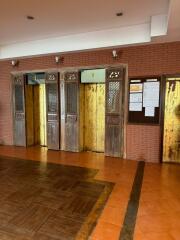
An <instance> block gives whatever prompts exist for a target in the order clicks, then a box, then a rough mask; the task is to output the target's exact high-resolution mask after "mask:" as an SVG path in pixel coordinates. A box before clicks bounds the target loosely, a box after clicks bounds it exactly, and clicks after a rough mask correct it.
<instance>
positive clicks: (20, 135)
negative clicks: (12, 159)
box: [12, 74, 26, 146]
mask: <svg viewBox="0 0 180 240" xmlns="http://www.w3.org/2000/svg"><path fill="white" fill-rule="evenodd" d="M12 94H13V118H14V121H13V122H14V145H15V146H26V123H25V119H26V117H25V96H24V76H23V75H22V74H18V75H13V86H12Z"/></svg>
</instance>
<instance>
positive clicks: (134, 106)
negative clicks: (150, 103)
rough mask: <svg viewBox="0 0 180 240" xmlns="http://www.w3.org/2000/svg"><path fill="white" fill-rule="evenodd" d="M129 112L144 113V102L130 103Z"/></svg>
mask: <svg viewBox="0 0 180 240" xmlns="http://www.w3.org/2000/svg"><path fill="white" fill-rule="evenodd" d="M129 111H133V112H141V111H142V102H141V103H132V102H130V103H129Z"/></svg>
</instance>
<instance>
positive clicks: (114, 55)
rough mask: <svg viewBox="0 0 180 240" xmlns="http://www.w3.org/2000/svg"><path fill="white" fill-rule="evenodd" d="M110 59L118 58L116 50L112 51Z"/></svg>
mask: <svg viewBox="0 0 180 240" xmlns="http://www.w3.org/2000/svg"><path fill="white" fill-rule="evenodd" d="M112 57H113V58H114V59H116V58H117V57H118V53H117V51H116V50H112Z"/></svg>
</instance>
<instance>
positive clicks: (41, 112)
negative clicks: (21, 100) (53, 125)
mask: <svg viewBox="0 0 180 240" xmlns="http://www.w3.org/2000/svg"><path fill="white" fill-rule="evenodd" d="M25 109H26V143H27V146H35V145H40V146H47V124H46V88H45V83H41V84H28V82H27V83H26V84H25Z"/></svg>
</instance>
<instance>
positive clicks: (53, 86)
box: [46, 72, 60, 150]
mask: <svg viewBox="0 0 180 240" xmlns="http://www.w3.org/2000/svg"><path fill="white" fill-rule="evenodd" d="M59 95H60V91H59V74H58V73H56V72H50V73H46V106H47V144H48V148H49V149H54V150H58V149H59V146H60V117H59V114H60V96H59Z"/></svg>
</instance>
